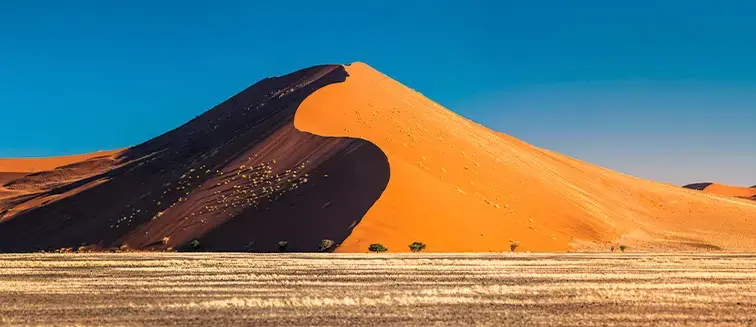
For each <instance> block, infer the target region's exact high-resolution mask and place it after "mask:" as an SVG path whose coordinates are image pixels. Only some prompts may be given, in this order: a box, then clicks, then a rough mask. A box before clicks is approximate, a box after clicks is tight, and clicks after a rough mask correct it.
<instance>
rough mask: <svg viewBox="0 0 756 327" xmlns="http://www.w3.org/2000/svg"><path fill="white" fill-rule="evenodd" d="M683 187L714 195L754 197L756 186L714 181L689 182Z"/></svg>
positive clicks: (755, 195) (755, 196)
mask: <svg viewBox="0 0 756 327" xmlns="http://www.w3.org/2000/svg"><path fill="white" fill-rule="evenodd" d="M684 187H686V188H690V189H694V190H699V191H704V192H706V193H711V194H716V195H724V196H732V197H738V198H746V199H750V198H754V199H756V188H754V187H739V186H729V185H723V184H714V183H698V184H689V185H685V186H684Z"/></svg>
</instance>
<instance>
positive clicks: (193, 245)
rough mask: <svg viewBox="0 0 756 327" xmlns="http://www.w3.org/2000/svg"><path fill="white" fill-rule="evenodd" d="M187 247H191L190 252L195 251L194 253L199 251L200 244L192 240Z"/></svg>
mask: <svg viewBox="0 0 756 327" xmlns="http://www.w3.org/2000/svg"><path fill="white" fill-rule="evenodd" d="M189 246H190V247H192V250H195V251H196V250H199V247H200V242H199V240H193V241H191V242H189Z"/></svg>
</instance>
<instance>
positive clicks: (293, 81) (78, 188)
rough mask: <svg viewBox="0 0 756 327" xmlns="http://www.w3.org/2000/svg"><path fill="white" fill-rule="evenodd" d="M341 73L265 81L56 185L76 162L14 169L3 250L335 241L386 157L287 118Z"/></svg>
mask: <svg viewBox="0 0 756 327" xmlns="http://www.w3.org/2000/svg"><path fill="white" fill-rule="evenodd" d="M346 78H347V74H346V71H345V69H344V68H343V67H342V66H336V65H333V66H318V67H313V68H309V69H304V70H301V71H298V72H295V73H292V74H289V75H286V76H283V77H278V78H269V79H265V80H263V81H261V82H259V83H257V84H255V85H253V86H252V87H250V88H248V89H246V90H244V91H242V92H241V93H239V94H237V95H236V96H234V97H232V98H230V99H229V100H227V101H225V102H224V103H222V104H220V105H218V106H217V107H215V108H213V109H212V110H210V111H208V112H206V113H205V114H203V115H201V116H199V117H197V118H195V119H193V120H192V121H190V122H188V123H186V124H185V125H183V126H181V127H179V128H177V129H175V130H173V131H170V132H168V133H166V134H164V135H162V136H160V137H157V138H155V139H152V140H150V141H148V142H146V143H143V144H141V145H138V146H135V147H133V148H130V149H127V150H125V151H123V152H120V153H118V157H117V159H115V161H114V162H112V163H109V166H107V167H106V166H105V165H104V163H102V162H96V163H94V165H99V167H100V168H103V167H104V169H101V170H100V171H99V173H97V174H85V175H78V176H79V177H80V178H79V179H77V180H75V181H69V182H68V183H59V182H58V181H62V180H63V178H59V177H60V176H71V175H73V174H66V172H70V171H78V170H80V168H81V167H80V166H81V165H82V164H81V162H82V160H72V161H70V162H66V164H69V166H66V167H61V168H58V169H52V168H55V167H58V166H59V164H60V162H56V163H55V164H50V165H47V166H44V167H42V166H37V167H36V168H34V170H38V168H39V169H48V170H47V171H43V172H37V173H36V174H35V175H25V176H22V177H20V178H15V179H14V178H10V180H8V181H6V182H5V184H4V185H5V189H8V190H10V191H14V190H15V191H18V192H23V194H21V195H16V196H12V197H6V198H5V199H3V200H0V251H33V250H39V249H54V248H63V247H78V246H85V247H90V248H100V249H102V248H113V247H121V246H127V247H130V248H138V249H165V248H169V247H173V248H181V247H185V246H186V245H187V243H189V241H191V240H194V239H197V240H199V241H200V248H201V249H203V250H232V251H244V250H247V251H250V250H252V251H274V250H277V243H278V241H284V240H285V241H288V242H289V249H290V250H293V251H314V250H317V248H318V245H319V242H320V241H321V240H322V239H331V240H333V241H335V242H337V243H340V242H342V241H343V240H344V239H346V237H347V236H348V235H349V234H350V233H351V231H352V229H353V228H354V226H357V225H358V224H359V222H360V220H361V218H362V217H363V216H364V214H365V212H367V210H368V209H369V208H370V207H371V206H372V205H373V203H374V202H375V201H376V200H377V199H378V198H379V197H380V195H381V193H382V192H383V190H384V189H385V187H386V185H387V183H388V180H389V174H390V170H389V166H388V161H387V158H386V156H385V154H384V153H383V152H382V151H381V150H380V149H379V148H378V147H376V146H375V145H373V144H371V143H370V142H367V141H364V140H359V139H355V138H349V137H321V136H317V135H313V134H310V133H307V132H302V131H299V130H297V129H295V128H294V125H293V119H294V115H295V113H296V110H297V108H298V107H299V104H300V103H301V102H302V100H304V99H305V98H306V97H307V96H308V95H310V94H311V93H313V92H315V91H316V90H318V89H319V88H322V87H324V86H326V85H328V84H332V83H339V82H343V81H344V80H345V79H346ZM338 109H339V108H332V110H338ZM5 162H11V160H6V161H5ZM14 164H15V166H12V167H13V168H15V167H16V166H19V164H18V163H17V162H16V163H14ZM88 164H92V162H91V161H89V162H88ZM8 166H10V164H8ZM21 166H22V165H21ZM40 167H41V168H40ZM90 168H91V167H90ZM49 169H52V170H49ZM77 169H78V170H77ZM14 170H17V169H14ZM89 171H92V170H89ZM16 177H18V176H16Z"/></svg>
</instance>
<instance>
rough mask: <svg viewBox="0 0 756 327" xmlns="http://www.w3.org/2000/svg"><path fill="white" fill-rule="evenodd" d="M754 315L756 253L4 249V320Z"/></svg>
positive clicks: (447, 321)
mask: <svg viewBox="0 0 756 327" xmlns="http://www.w3.org/2000/svg"><path fill="white" fill-rule="evenodd" d="M754 324H756V255H744V254H657V253H612V254H609V253H606V254H519V253H518V254H512V253H499V254H267V255H262V254H217V253H215V254H211V253H191V254H183V253H118V254H7V255H0V325H55V326H65V325H111V326H116V325H142V326H147V325H150V326H156V325H175V326H188V325H203V326H224V325H277V326H282V325H283V326H289V325H291V326H303V325H373V326H386V325H450V326H457V325H517V326H522V325H582V326H607V325H617V326H619V325H633V326H639V325H648V326H664V325H722V326H742V325H754Z"/></svg>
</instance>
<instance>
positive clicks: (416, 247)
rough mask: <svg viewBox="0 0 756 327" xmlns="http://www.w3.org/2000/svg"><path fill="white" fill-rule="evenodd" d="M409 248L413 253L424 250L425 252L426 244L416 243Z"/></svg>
mask: <svg viewBox="0 0 756 327" xmlns="http://www.w3.org/2000/svg"><path fill="white" fill-rule="evenodd" d="M409 248H410V250H411V251H412V252H420V251H422V250H425V243H423V242H414V243H412V244H410V245H409Z"/></svg>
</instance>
